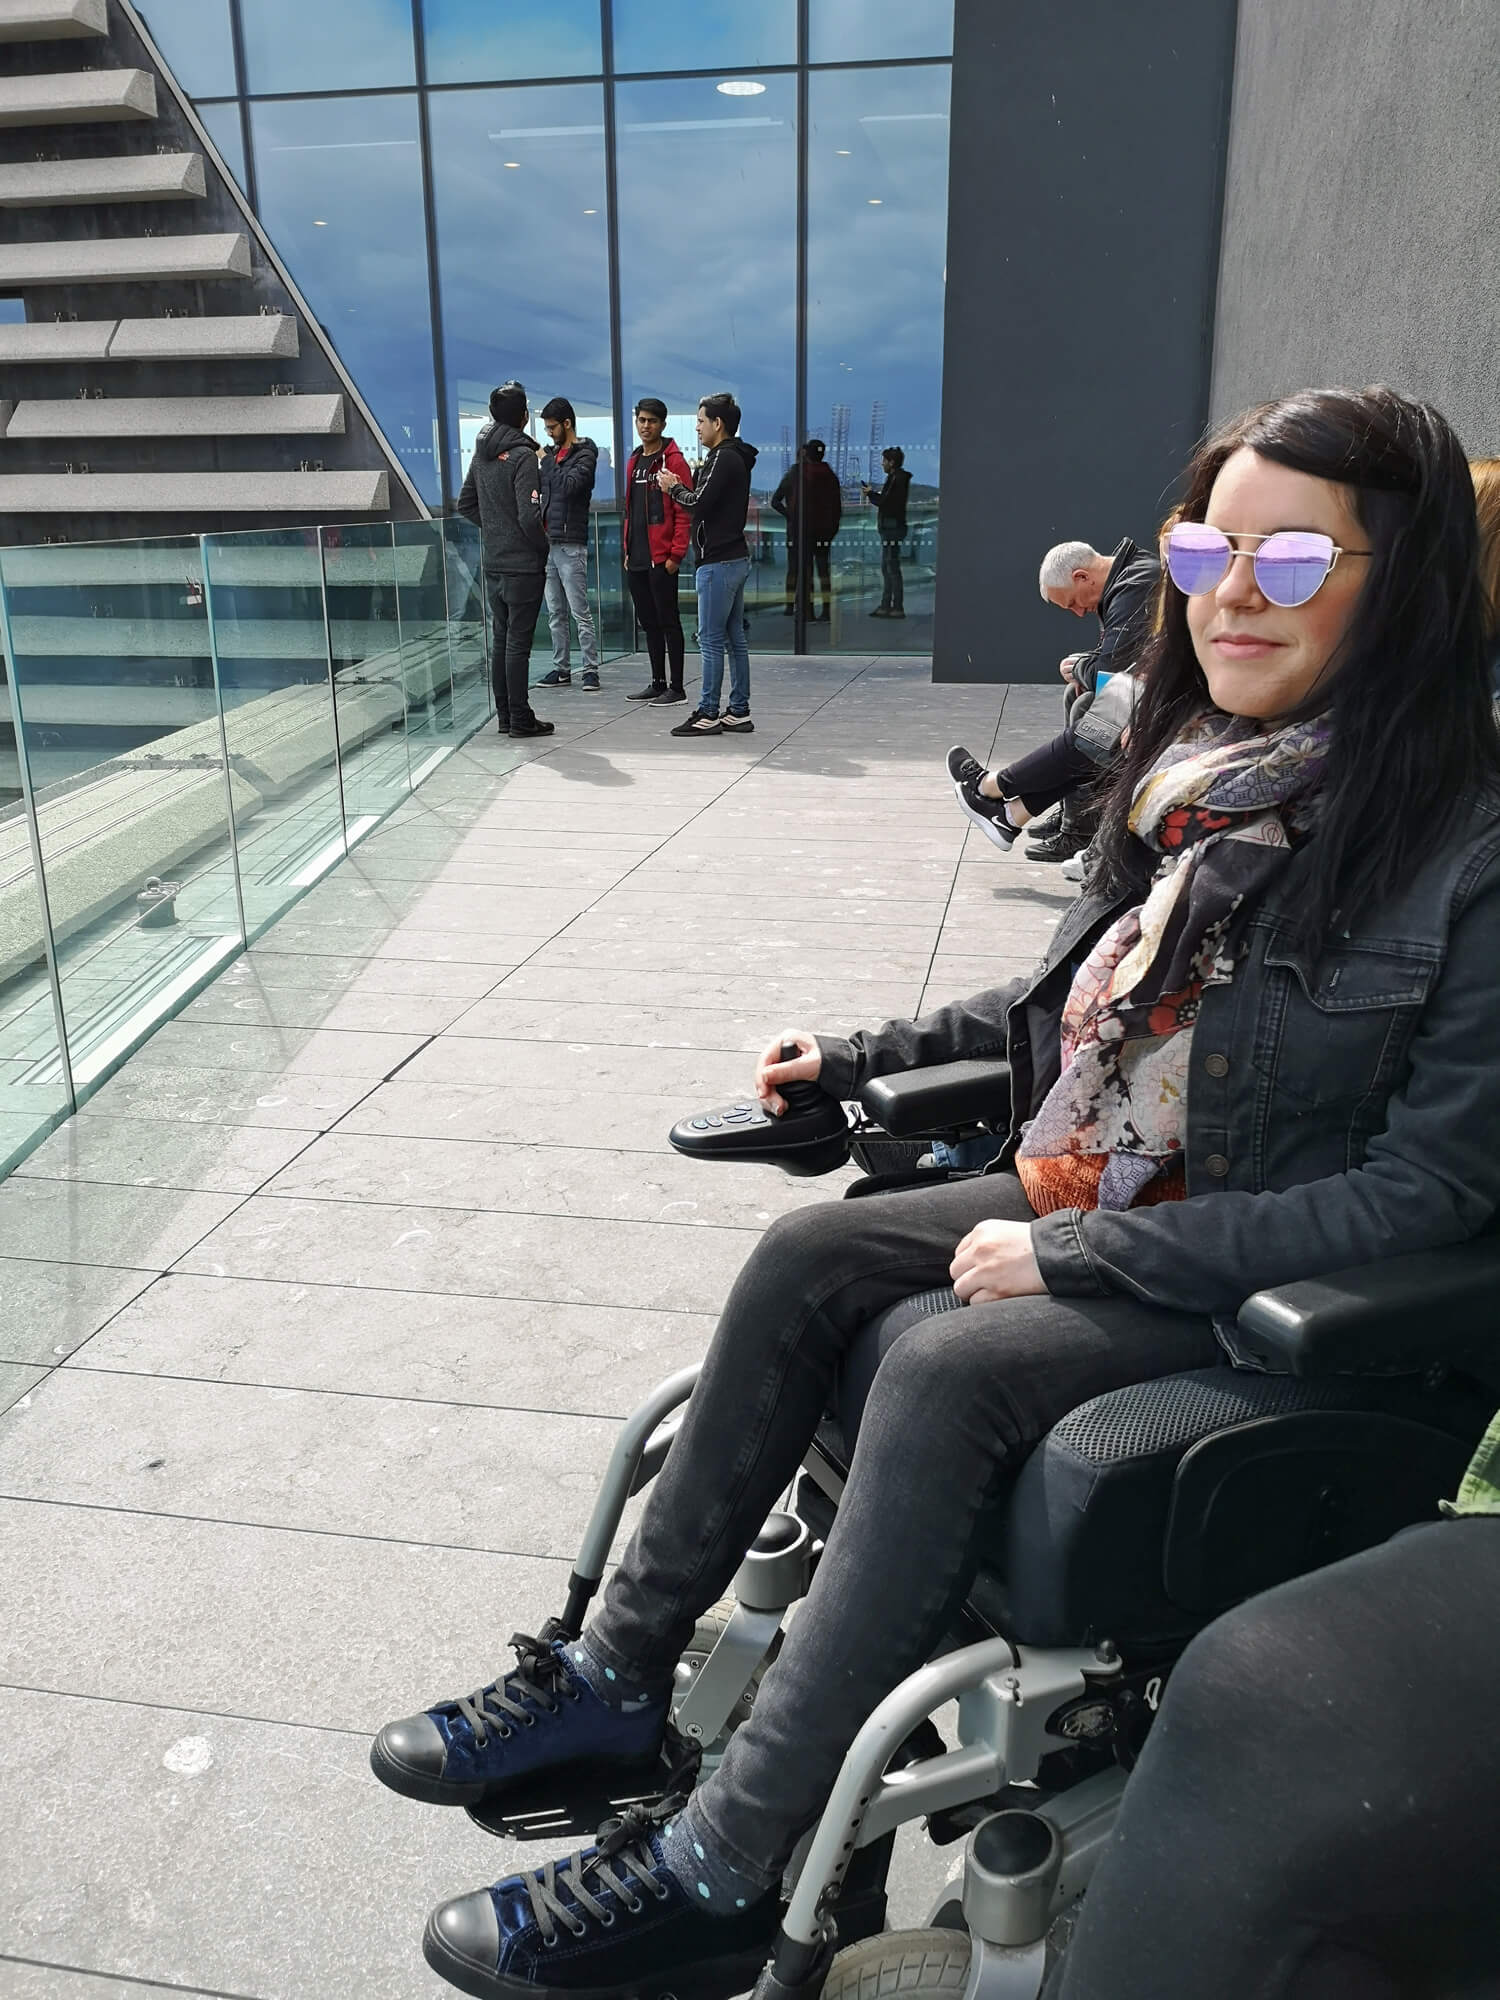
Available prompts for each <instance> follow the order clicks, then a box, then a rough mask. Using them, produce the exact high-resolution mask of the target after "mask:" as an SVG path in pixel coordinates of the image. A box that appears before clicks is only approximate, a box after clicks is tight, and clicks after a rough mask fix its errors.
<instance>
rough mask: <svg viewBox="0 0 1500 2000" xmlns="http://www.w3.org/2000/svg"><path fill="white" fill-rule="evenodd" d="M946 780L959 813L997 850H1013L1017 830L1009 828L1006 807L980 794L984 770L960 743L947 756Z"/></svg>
mask: <svg viewBox="0 0 1500 2000" xmlns="http://www.w3.org/2000/svg"><path fill="white" fill-rule="evenodd" d="M948 776H949V777H950V778H951V779H952V780H953V790H954V793H955V795H956V796H957V799H958V804H959V810H960V811H961V812H962V813H964V815H965V816H966V817H967V818H969V819H971V820H973V822H974V824H975V826H977V827H978V828H979V829H980V831H981V832H982V833H984V834H987V835H988V837H989V838H990V839H991V840H992V841H994V843H995V845H996V846H997V847H1011V846H1013V845H1014V844H1015V839H1016V835H1017V834H1018V833H1019V832H1020V828H1019V827H1015V826H1012V825H1011V823H1010V821H1009V820H1008V819H1007V818H1006V817H1005V807H1004V806H1003V805H1002V804H1001V803H1000V801H999V799H987V798H986V797H985V796H984V793H983V792H981V791H980V789H979V780H980V779H981V778H982V777H983V776H984V766H983V764H981V763H980V761H979V759H978V758H977V757H971V756H970V755H969V753H968V751H967V750H965V748H964V747H963V745H962V744H961V743H956V744H955V745H954V746H953V748H952V749H951V750H950V751H949V752H948Z"/></svg>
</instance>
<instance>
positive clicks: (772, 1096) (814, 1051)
mask: <svg viewBox="0 0 1500 2000" xmlns="http://www.w3.org/2000/svg"><path fill="white" fill-rule="evenodd" d="M822 1067H823V1051H822V1050H821V1049H820V1048H819V1047H818V1038H817V1036H816V1035H810V1034H808V1033H807V1031H806V1030H805V1029H802V1028H791V1029H788V1030H787V1031H786V1032H785V1033H783V1034H780V1035H778V1036H777V1037H776V1039H775V1041H774V1042H772V1043H771V1045H770V1046H769V1048H767V1049H766V1051H765V1053H764V1054H763V1055H762V1056H761V1059H760V1061H759V1062H758V1063H757V1064H756V1066H755V1094H756V1096H757V1097H758V1098H759V1099H760V1101H761V1103H762V1104H763V1105H764V1106H765V1108H766V1109H767V1111H769V1112H771V1113H772V1114H773V1115H774V1116H775V1117H777V1118H780V1117H783V1116H784V1115H785V1113H786V1112H788V1111H807V1110H811V1109H813V1108H814V1107H816V1106H817V1105H819V1104H820V1103H822V1101H823V1092H822V1091H821V1090H820V1089H819V1088H818V1081H817V1079H818V1074H819V1072H820V1071H821V1069H822Z"/></svg>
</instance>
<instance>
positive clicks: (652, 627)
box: [625, 563, 683, 694]
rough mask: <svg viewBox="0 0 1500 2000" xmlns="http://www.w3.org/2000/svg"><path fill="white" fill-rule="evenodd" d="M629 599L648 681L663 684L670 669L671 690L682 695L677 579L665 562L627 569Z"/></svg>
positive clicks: (681, 649)
mask: <svg viewBox="0 0 1500 2000" xmlns="http://www.w3.org/2000/svg"><path fill="white" fill-rule="evenodd" d="M625 574H626V576H627V577H628V578H629V579H630V596H631V600H632V602H633V603H634V605H635V615H636V622H637V623H638V624H639V626H640V628H641V630H642V631H643V632H644V633H645V635H646V651H647V653H648V655H649V656H650V660H651V678H652V680H654V681H661V682H663V683H665V681H666V678H667V667H668V665H669V663H670V666H671V670H672V688H673V690H674V692H675V693H677V694H681V693H682V654H683V647H682V613H681V611H680V610H679V609H678V605H677V579H676V577H675V576H673V575H671V574H670V572H669V571H668V569H667V566H666V564H665V563H653V564H652V565H651V567H650V569H628V570H626V572H625Z"/></svg>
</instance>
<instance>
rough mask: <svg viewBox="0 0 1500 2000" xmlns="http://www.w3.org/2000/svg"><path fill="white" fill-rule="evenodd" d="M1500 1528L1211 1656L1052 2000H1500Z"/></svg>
mask: <svg viewBox="0 0 1500 2000" xmlns="http://www.w3.org/2000/svg"><path fill="white" fill-rule="evenodd" d="M1497 1659H1500V1519H1488V1518H1485V1519H1473V1520H1462V1521H1444V1522H1440V1523H1437V1524H1435V1525H1432V1526H1429V1527H1423V1528H1415V1529H1412V1530H1411V1531H1410V1532H1409V1533H1406V1534H1401V1535H1397V1536H1396V1537H1395V1539H1394V1540H1393V1541H1389V1542H1387V1543H1386V1544H1385V1545H1384V1547H1382V1548H1378V1549H1371V1550H1369V1551H1368V1552H1367V1553H1366V1554H1364V1555H1360V1556H1354V1557H1351V1558H1350V1559H1349V1560H1348V1561H1347V1562H1341V1563H1335V1564H1334V1565H1333V1566H1332V1567H1331V1568H1329V1569H1325V1570H1318V1571H1315V1572H1314V1573H1313V1574H1312V1575H1311V1576H1304V1577H1299V1578H1298V1579H1297V1580H1296V1581H1295V1582H1294V1583H1288V1584H1283V1585H1282V1586H1281V1588H1280V1589H1278V1590H1272V1591H1268V1592H1267V1593H1266V1594H1265V1595H1264V1596H1263V1597H1258V1598H1254V1599H1252V1600H1251V1602H1250V1603H1249V1604H1245V1605H1241V1606H1240V1608H1239V1609H1238V1610H1237V1611H1231V1612H1229V1613H1228V1614H1227V1615H1226V1616H1225V1617H1223V1618H1220V1619H1219V1620H1218V1621H1217V1622H1216V1623H1215V1624H1213V1625H1211V1626H1209V1628H1208V1630H1207V1631H1206V1632H1203V1633H1202V1634H1200V1636H1199V1637H1198V1638H1197V1639H1195V1640H1194V1641H1193V1643H1192V1645H1191V1646H1190V1647H1189V1648H1188V1650H1187V1652H1186V1653H1185V1654H1184V1655H1183V1657H1182V1660H1181V1663H1180V1664H1179V1666H1178V1668H1177V1670H1176V1672H1175V1673H1174V1674H1173V1675H1172V1678H1171V1680H1170V1681H1169V1682H1168V1683H1167V1694H1166V1699H1165V1701H1164V1702H1163V1703H1162V1710H1161V1714H1160V1716H1159V1717H1158V1719H1157V1722H1156V1725H1155V1727H1154V1728H1153V1729H1152V1731H1151V1734H1150V1736H1149V1737H1148V1738H1147V1740H1146V1748H1145V1750H1144V1752H1143V1753H1142V1756H1141V1761H1140V1763H1139V1764H1138V1765H1137V1767H1136V1770H1135V1772H1134V1775H1133V1776H1132V1778H1131V1780H1130V1784H1129V1786H1128V1787H1127V1789H1126V1793H1125V1803H1124V1807H1123V1809H1122V1811H1121V1814H1120V1820H1119V1825H1118V1827H1117V1829H1116V1833H1115V1838H1114V1840H1113V1842H1112V1843H1111V1845H1110V1847H1109V1850H1108V1852H1107V1853H1106V1855H1105V1857H1104V1859H1103V1860H1102V1861H1101V1863H1100V1865H1099V1868H1098V1871H1097V1873H1096V1874H1095V1876H1094V1879H1093V1882H1092V1883H1091V1884H1090V1887H1089V1891H1088V1894H1087V1896H1086V1897H1085V1899H1084V1906H1083V1915H1082V1917H1081V1919H1080V1921H1079V1925H1078V1929H1077V1931H1076V1933H1075V1934H1074V1939H1073V1944H1072V1947H1071V1949H1070V1950H1069V1952H1068V1954H1067V1956H1066V1958H1065V1959H1064V1960H1063V1962H1062V1965H1061V1968H1060V1969H1059V1972H1058V1974H1057V1975H1055V1976H1054V1979H1053V1980H1052V1982H1051V1983H1049V1985H1048V1988H1047V1996H1048V2000H1178V1996H1181V2000H1200V1996H1203V1997H1204V2000H1207V1996H1209V1995H1211V1996H1212V2000H1436V1997H1437V1996H1439V1995H1442V1996H1444V2000H1457V1996H1460V1995H1462V1996H1464V2000H1479V1996H1481V1995H1486V1996H1494V1995H1496V1994H1500V1895H1497V1892H1496V1842H1495V1808H1496V1801H1497V1800H1500V1729H1497V1727H1496V1722H1495V1677H1496V1664H1495V1663H1496V1660H1497Z"/></svg>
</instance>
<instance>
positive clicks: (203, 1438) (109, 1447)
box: [0, 1368, 617, 1824]
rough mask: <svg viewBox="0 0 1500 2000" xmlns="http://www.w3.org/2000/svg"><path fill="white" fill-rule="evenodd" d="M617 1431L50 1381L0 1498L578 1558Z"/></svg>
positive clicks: (309, 1400) (152, 1382) (522, 1418)
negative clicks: (601, 1476)
mask: <svg viewBox="0 0 1500 2000" xmlns="http://www.w3.org/2000/svg"><path fill="white" fill-rule="evenodd" d="M616 1427H617V1426H616V1423H615V1421H614V1419H612V1418H604V1417H598V1416H578V1415H572V1414H567V1415H559V1414H557V1413H555V1412H553V1411H550V1410H535V1409H522V1410H516V1409H505V1410H497V1409H488V1408H482V1407H479V1406H475V1405H470V1404H465V1405H461V1406H455V1405H453V1404H443V1403H417V1402H408V1401H404V1400H398V1399H393V1398H385V1397H380V1396H365V1395H353V1394H344V1393H325V1392H320V1391H310V1390H300V1389H256V1388H241V1387H239V1386H238V1385H235V1384H228V1383H219V1382H188V1381H176V1380H168V1379H164V1378H161V1377H157V1376H150V1375H106V1374H95V1373H91V1372H90V1371H88V1370H87V1369H83V1368H78V1369H59V1370H57V1371H55V1372H54V1373H53V1374H51V1375H49V1376H48V1377H47V1379H46V1381H45V1382H44V1383H43V1384H42V1385H41V1387H40V1388H37V1389H35V1390H34V1391H33V1392H32V1393H31V1394H30V1395H29V1396H26V1397H25V1400H24V1401H23V1402H22V1403H21V1404H19V1405H13V1406H12V1407H11V1408H10V1409H9V1410H7V1411H6V1412H5V1413H4V1415H3V1416H0V1498H3V1499H12V1500H48V1501H67V1502H71V1503H72V1504H74V1505H77V1506H86V1507H115V1508H123V1509H126V1510H128V1511H134V1512H140V1513H145V1514H176V1515H182V1516H185V1517H187V1518H190V1519H195V1520H209V1521H243V1522H248V1523H250V1524H252V1525H255V1526H260V1527H268V1528H300V1529H303V1530H305V1531H306V1532H308V1533H309V1534H335V1535H367V1536H374V1537H377V1538H380V1539H385V1540H389V1541H397V1542H437V1543H441V1544H443V1545H445V1546H451V1547H456V1548H468V1549H480V1550H490V1551H492V1552H494V1553H497V1554H500V1553H513V1554H518V1555H532V1556H557V1557H568V1558H571V1557H572V1556H573V1555H574V1554H575V1553H576V1552H577V1548H578V1540H579V1537H580V1536H581V1535H582V1533H583V1530H584V1527H585V1525H586V1523H587V1521H588V1516H589V1511H590V1508H591V1507H592V1505H593V1496H594V1490H595V1488H596V1486H597V1484H598V1480H599V1475H600V1474H601V1473H602V1471H603V1470H604V1464H605V1461H606V1459H607V1458H608V1456H609V1451H610V1447H611V1445H612V1444H613V1442H614V1434H615V1430H616ZM541 1495H545V1496H546V1500H545V1504H544V1505H538V1498H539V1496H541ZM500 1636H503V1635H497V1637H500ZM346 1665H347V1666H349V1667H350V1668H357V1665H358V1662H357V1661H355V1660H353V1659H350V1660H348V1661H346ZM0 1824H3V1816H0Z"/></svg>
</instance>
